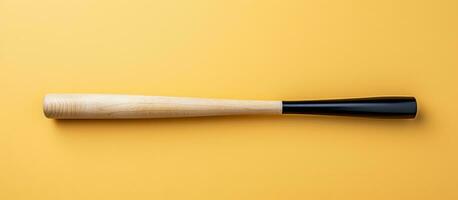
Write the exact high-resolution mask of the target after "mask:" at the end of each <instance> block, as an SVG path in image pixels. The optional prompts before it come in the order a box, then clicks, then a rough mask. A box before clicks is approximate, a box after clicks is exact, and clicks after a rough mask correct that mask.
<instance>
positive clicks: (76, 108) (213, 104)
mask: <svg viewBox="0 0 458 200" xmlns="http://www.w3.org/2000/svg"><path fill="white" fill-rule="evenodd" d="M43 111H44V114H45V116H46V117H48V118H54V119H138V118H170V117H199V116H219V115H254V114H260V115H281V114H314V115H339V116H357V117H375V118H415V115H416V114H417V102H416V100H415V98H414V97H404V96H385V97H368V98H350V99H324V100H304V101H273V100H272V101H267V100H232V99H205V98H189V97H165V96H140V95H114V94H48V95H46V96H45V98H44V103H43Z"/></svg>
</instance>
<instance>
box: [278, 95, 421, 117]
mask: <svg viewBox="0 0 458 200" xmlns="http://www.w3.org/2000/svg"><path fill="white" fill-rule="evenodd" d="M283 114H316V115H339V116H356V117H375V118H415V115H416V114H417V102H416V100H415V98H414V97H370V98H357V99H330V100H309V101H283Z"/></svg>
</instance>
